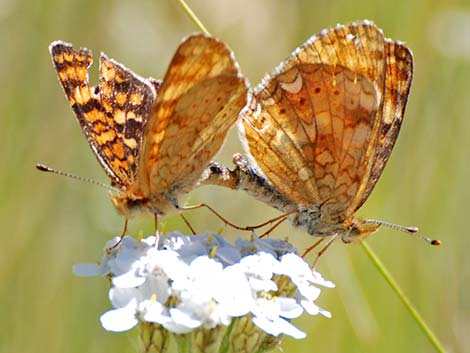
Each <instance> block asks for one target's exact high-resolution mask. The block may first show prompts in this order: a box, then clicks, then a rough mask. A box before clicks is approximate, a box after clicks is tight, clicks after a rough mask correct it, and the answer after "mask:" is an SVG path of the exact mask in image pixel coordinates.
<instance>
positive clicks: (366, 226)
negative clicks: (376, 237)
mask: <svg viewBox="0 0 470 353" xmlns="http://www.w3.org/2000/svg"><path fill="white" fill-rule="evenodd" d="M343 224H344V226H345V227H344V228H345V229H347V230H348V231H347V232H345V233H343V234H342V235H341V239H342V240H343V242H344V243H346V244H349V243H352V242H354V241H356V240H361V239H364V238H366V237H367V236H369V235H371V234H372V233H374V232H375V231H376V230H377V229H378V228H379V227H380V224H375V223H370V222H367V221H364V220H361V219H357V218H354V217H351V218H350V219H349V220H346V221H345V222H344V223H343Z"/></svg>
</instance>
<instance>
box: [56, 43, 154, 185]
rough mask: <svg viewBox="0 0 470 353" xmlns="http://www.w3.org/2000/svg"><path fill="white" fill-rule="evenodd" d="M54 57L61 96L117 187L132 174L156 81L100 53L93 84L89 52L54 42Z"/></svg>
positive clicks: (126, 181) (130, 182) (131, 178)
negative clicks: (90, 73)
mask: <svg viewBox="0 0 470 353" xmlns="http://www.w3.org/2000/svg"><path fill="white" fill-rule="evenodd" d="M49 49H50V53H51V56H52V60H53V63H54V66H55V69H56V71H57V75H58V78H59V81H60V83H61V85H62V87H63V89H64V91H65V95H66V96H67V99H68V100H69V102H70V105H71V106H72V109H73V111H74V112H75V115H76V117H77V120H78V122H79V123H80V126H81V128H82V131H83V133H84V134H85V136H86V138H87V139H88V143H89V144H90V146H91V148H92V150H93V152H94V154H95V156H96V158H97V159H98V161H99V162H100V164H101V165H102V167H103V168H104V170H105V171H106V173H107V174H108V176H109V177H110V178H111V179H112V181H113V183H114V184H116V185H118V186H119V187H124V188H125V187H127V186H129V185H130V184H132V183H133V182H134V180H135V178H136V171H137V162H138V156H139V153H140V148H141V145H142V139H143V131H144V128H145V125H146V123H147V120H148V116H149V114H150V111H151V108H152V105H153V103H154V101H155V98H156V91H157V90H158V88H159V86H160V85H161V82H160V81H157V80H153V79H149V80H146V79H144V78H142V77H140V76H138V75H136V74H135V73H133V72H132V71H131V70H129V69H128V68H126V67H125V66H124V65H122V64H119V63H118V62H116V61H114V60H112V59H109V58H108V57H107V56H106V55H104V54H101V56H100V77H99V84H98V86H96V87H91V86H90V83H89V78H88V70H89V67H90V66H91V65H92V62H93V58H92V54H91V51H89V50H87V49H79V50H75V49H74V48H73V47H72V46H71V45H70V44H68V43H64V42H61V41H56V42H53V43H52V44H51V45H50V47H49Z"/></svg>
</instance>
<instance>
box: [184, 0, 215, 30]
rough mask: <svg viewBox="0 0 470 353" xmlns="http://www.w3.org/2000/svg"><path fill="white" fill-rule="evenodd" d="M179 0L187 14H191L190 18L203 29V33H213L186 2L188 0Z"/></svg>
mask: <svg viewBox="0 0 470 353" xmlns="http://www.w3.org/2000/svg"><path fill="white" fill-rule="evenodd" d="M178 2H179V3H180V5H181V7H182V8H183V10H184V12H186V14H187V15H188V16H189V18H191V20H192V21H193V22H194V24H195V25H196V27H197V28H199V29H200V30H201V32H203V33H205V34H207V35H208V36H210V35H211V34H210V33H209V31H208V30H207V28H206V27H205V26H204V25H203V24H202V22H201V20H200V19H199V18H198V17H197V16H196V14H195V13H194V12H193V10H191V8H190V7H189V6H188V4H186V1H184V0H178Z"/></svg>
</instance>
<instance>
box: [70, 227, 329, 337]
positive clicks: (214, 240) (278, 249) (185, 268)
mask: <svg viewBox="0 0 470 353" xmlns="http://www.w3.org/2000/svg"><path fill="white" fill-rule="evenodd" d="M117 241H118V239H113V240H112V241H110V242H108V244H107V245H106V249H107V250H106V252H105V255H104V256H103V259H102V261H101V262H100V263H99V264H81V265H76V266H74V272H75V273H76V274H78V275H81V276H91V275H100V276H104V275H108V276H110V278H111V283H112V288H111V289H110V291H109V298H110V301H111V304H112V306H113V309H111V310H109V311H107V312H105V313H104V314H103V315H102V316H101V323H102V325H103V327H104V328H105V329H106V330H109V331H125V330H128V329H131V328H132V327H134V326H136V325H137V324H138V322H150V323H155V324H159V325H161V326H162V327H164V328H165V329H166V330H168V331H169V332H173V333H176V334H185V333H189V332H192V331H193V330H195V329H199V328H203V329H211V330H213V329H215V328H217V327H220V326H228V325H229V324H230V323H231V322H232V320H233V319H235V318H242V317H245V316H247V317H248V318H250V320H252V322H253V323H254V324H255V325H256V327H258V328H259V329H261V330H263V331H264V332H265V333H266V334H269V335H273V336H278V335H280V334H285V335H289V336H292V337H294V338H303V337H305V334H304V333H303V332H302V331H300V330H299V329H298V328H296V327H295V326H294V325H292V324H291V323H290V322H289V320H291V319H294V318H297V317H299V316H301V315H302V314H303V313H304V312H306V313H309V314H311V315H316V314H319V313H321V314H323V315H325V316H329V315H330V314H329V313H328V312H327V311H325V310H323V309H321V308H319V307H318V306H317V305H316V304H315V303H314V302H315V300H316V299H317V297H318V296H319V294H320V287H333V286H334V285H333V283H331V282H329V281H326V280H324V279H323V278H322V277H321V276H320V275H319V274H318V273H316V272H312V270H311V268H310V267H309V265H308V264H307V263H305V262H304V261H303V260H302V259H301V258H300V257H299V256H298V255H297V254H296V251H295V249H294V248H293V247H292V245H290V244H288V243H286V242H284V241H281V240H275V239H259V238H257V237H256V236H254V237H253V239H252V240H251V241H249V240H240V239H239V240H237V241H236V244H235V245H232V244H231V243H229V242H228V241H227V240H226V239H224V238H223V237H221V236H219V235H212V234H202V235H196V236H191V237H189V236H186V235H183V234H180V233H176V232H175V233H171V234H168V235H167V236H165V237H160V241H159V245H158V248H157V247H156V246H155V237H149V238H146V239H143V240H135V239H133V238H130V237H124V239H122V241H121V242H120V243H119V244H117ZM116 244H117V245H116ZM115 245H116V246H115ZM280 279H282V281H283V282H282V284H280V282H279V280H280ZM286 283H287V287H286ZM289 286H290V287H289ZM284 291H285V293H284ZM234 330H236V328H234ZM208 332H209V331H208ZM210 332H214V331H210Z"/></svg>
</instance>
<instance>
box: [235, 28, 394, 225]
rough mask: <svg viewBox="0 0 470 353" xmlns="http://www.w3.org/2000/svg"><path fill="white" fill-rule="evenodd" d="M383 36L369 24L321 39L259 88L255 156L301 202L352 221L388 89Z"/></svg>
mask: <svg viewBox="0 0 470 353" xmlns="http://www.w3.org/2000/svg"><path fill="white" fill-rule="evenodd" d="M385 55H386V53H385V45H384V37H383V33H382V31H381V30H380V29H378V28H377V27H376V26H375V25H374V24H373V23H371V22H368V21H364V22H358V23H352V24H350V25H345V26H344V25H338V26H336V27H335V28H331V29H327V30H324V31H322V32H321V33H320V34H319V35H316V36H313V37H312V38H310V39H309V40H308V41H307V42H306V43H305V44H303V45H302V46H301V47H299V48H298V49H296V50H295V51H294V53H293V54H292V55H291V56H290V57H289V58H288V59H287V60H286V61H285V62H283V63H282V64H281V65H280V66H279V67H278V68H276V69H275V71H274V73H273V74H272V75H271V76H268V77H267V78H265V79H264V81H263V82H262V83H261V85H260V86H258V87H257V88H256V89H255V92H254V96H253V101H252V102H251V103H250V105H249V107H248V108H247V109H246V110H245V111H244V114H243V115H242V127H243V130H244V133H245V137H246V142H247V144H248V148H249V151H250V153H251V155H252V156H253V158H254V159H255V161H256V162H257V164H258V165H259V167H260V168H261V170H262V171H263V172H264V174H265V175H266V176H267V177H268V179H269V180H270V181H271V182H272V183H273V184H274V185H275V186H276V187H277V188H278V189H279V190H280V191H281V192H283V193H284V194H285V195H286V196H288V197H289V198H291V199H292V200H293V201H294V202H296V203H298V204H301V205H308V206H315V205H317V206H318V205H320V204H322V203H325V205H324V206H323V207H324V208H325V209H327V212H328V213H330V214H336V215H339V216H340V217H341V218H343V217H344V215H345V212H346V209H347V208H348V207H349V206H350V205H351V204H353V203H354V201H355V200H356V199H357V197H358V193H360V191H361V185H362V184H363V183H364V181H367V180H368V179H369V176H370V174H371V172H370V169H371V164H372V160H373V157H374V156H375V147H376V146H375V144H374V143H373V141H375V140H376V137H377V135H378V133H379V127H380V125H381V123H380V119H377V112H378V111H381V110H382V101H383V90H384V85H385V59H384V58H385Z"/></svg>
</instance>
